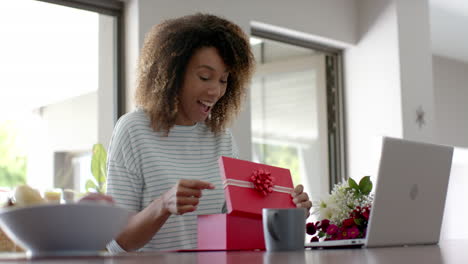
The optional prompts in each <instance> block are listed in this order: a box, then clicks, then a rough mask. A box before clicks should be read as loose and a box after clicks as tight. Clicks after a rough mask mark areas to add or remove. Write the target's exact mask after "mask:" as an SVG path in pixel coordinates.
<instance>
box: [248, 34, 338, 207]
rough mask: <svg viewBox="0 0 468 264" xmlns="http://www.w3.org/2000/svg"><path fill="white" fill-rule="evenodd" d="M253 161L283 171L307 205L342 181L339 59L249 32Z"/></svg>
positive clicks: (275, 36)
mask: <svg viewBox="0 0 468 264" xmlns="http://www.w3.org/2000/svg"><path fill="white" fill-rule="evenodd" d="M252 35H253V37H252V38H251V45H252V49H253V51H254V55H255V57H256V61H257V68H256V72H255V74H254V78H253V81H252V85H251V95H250V96H251V119H252V131H251V132H252V154H253V155H252V158H253V161H254V162H261V163H265V164H269V165H273V166H279V167H284V168H288V169H290V171H291V175H292V178H293V182H294V185H297V184H299V183H301V184H303V185H304V186H305V189H306V191H307V192H308V193H309V194H312V195H313V196H312V197H311V199H312V200H317V199H319V198H320V197H321V196H322V195H325V194H327V193H329V191H330V189H331V188H330V187H331V186H333V185H334V184H335V183H337V182H340V181H342V180H343V179H344V178H345V166H344V142H343V140H342V139H343V138H344V130H343V118H342V116H343V115H342V113H341V109H342V106H343V103H342V100H341V96H342V95H341V87H340V86H341V85H340V79H339V78H340V76H339V63H340V61H339V60H340V54H339V52H338V51H333V52H331V51H330V50H327V49H324V48H322V47H319V46H314V45H312V44H311V43H307V42H304V41H298V40H295V39H291V38H286V37H284V36H281V35H278V34H275V33H272V32H266V31H262V30H261V29H258V28H253V29H252Z"/></svg>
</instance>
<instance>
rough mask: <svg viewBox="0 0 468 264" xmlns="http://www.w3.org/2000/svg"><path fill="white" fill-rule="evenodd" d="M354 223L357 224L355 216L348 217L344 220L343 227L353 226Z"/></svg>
mask: <svg viewBox="0 0 468 264" xmlns="http://www.w3.org/2000/svg"><path fill="white" fill-rule="evenodd" d="M353 225H355V223H354V218H348V219H345V220H343V227H351V226H353Z"/></svg>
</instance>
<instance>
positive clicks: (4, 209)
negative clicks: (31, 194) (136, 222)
mask: <svg viewBox="0 0 468 264" xmlns="http://www.w3.org/2000/svg"><path fill="white" fill-rule="evenodd" d="M51 207H58V208H68V207H72V208H73V207H100V208H118V209H122V210H126V211H128V210H127V209H125V208H122V207H120V206H117V205H115V204H110V203H102V202H94V201H85V202H79V203H68V204H54V203H40V204H33V205H27V206H6V207H1V208H0V215H2V214H5V213H10V212H17V211H24V210H31V209H33V210H40V209H39V208H51ZM34 208H35V209H34Z"/></svg>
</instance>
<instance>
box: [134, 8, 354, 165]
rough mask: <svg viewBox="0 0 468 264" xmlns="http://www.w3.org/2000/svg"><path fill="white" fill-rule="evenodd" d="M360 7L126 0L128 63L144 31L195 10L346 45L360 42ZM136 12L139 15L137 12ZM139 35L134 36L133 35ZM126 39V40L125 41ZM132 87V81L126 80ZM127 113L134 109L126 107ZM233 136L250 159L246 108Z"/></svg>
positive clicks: (247, 25) (242, 23)
mask: <svg viewBox="0 0 468 264" xmlns="http://www.w3.org/2000/svg"><path fill="white" fill-rule="evenodd" d="M355 8H356V4H355V1H354V0H327V1H318V0H316V1H310V0H297V1H295V2H294V4H292V3H291V2H288V1H279V0H275V1H272V0H257V1H247V0H240V1H228V0H225V1H215V0H200V1H173V0H158V1H154V0H129V1H127V7H126V9H127V11H126V19H127V21H129V20H130V21H131V22H130V23H132V25H131V28H127V29H135V27H136V28H137V29H138V30H137V32H138V33H137V35H136V36H135V35H132V36H131V37H137V38H138V42H137V43H135V41H134V40H132V43H131V45H132V48H131V49H127V60H128V61H129V62H130V63H133V62H134V61H136V60H137V58H136V56H135V55H136V54H135V45H137V46H138V47H139V48H141V46H142V43H143V39H144V36H145V34H146V32H147V31H148V30H149V29H150V28H151V27H152V26H153V25H154V24H158V23H160V22H161V21H162V20H164V19H167V18H174V17H179V16H182V15H187V14H193V13H195V12H206V13H213V14H216V15H220V16H223V17H226V18H227V19H229V20H231V21H233V22H235V23H237V24H238V25H240V26H241V27H242V28H243V29H244V30H245V31H246V32H247V33H250V22H251V21H254V20H255V21H258V22H263V23H267V24H271V25H274V26H278V27H283V28H287V29H294V30H297V31H300V32H304V33H307V34H310V35H314V36H319V37H321V38H323V39H324V40H327V39H333V40H336V41H339V42H343V43H355V41H356V30H355V24H356V9H355ZM135 10H137V11H135ZM129 34H135V33H129ZM127 38H128V37H127ZM130 63H129V64H127V67H130V69H128V71H127V74H130V76H129V75H127V78H129V79H130V80H133V81H134V79H135V78H134V74H135V71H134V65H131V64H130ZM127 84H129V82H127ZM130 85H131V86H130V87H127V92H128V93H127V101H129V100H131V101H133V93H134V87H135V85H134V83H133V84H130ZM127 107H128V108H127V109H126V110H127V111H130V110H131V109H132V108H133V104H132V103H127ZM233 133H234V136H235V138H236V141H237V142H238V145H239V150H240V156H241V158H243V159H247V160H250V159H251V153H250V150H251V136H250V106H249V103H248V100H247V102H246V103H245V104H244V111H243V112H242V113H241V115H240V116H239V118H238V119H237V121H236V123H235V124H234V127H233Z"/></svg>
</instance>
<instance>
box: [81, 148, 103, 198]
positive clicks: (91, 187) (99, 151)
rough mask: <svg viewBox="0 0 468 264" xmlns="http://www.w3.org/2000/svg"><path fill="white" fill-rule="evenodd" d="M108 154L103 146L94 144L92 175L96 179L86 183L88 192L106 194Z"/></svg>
mask: <svg viewBox="0 0 468 264" xmlns="http://www.w3.org/2000/svg"><path fill="white" fill-rule="evenodd" d="M106 161H107V152H106V149H105V148H104V146H103V145H102V144H99V143H98V144H94V146H93V156H92V158H91V173H92V174H93V177H94V179H89V180H87V181H86V186H85V188H86V191H87V192H98V193H106V179H107V170H106Z"/></svg>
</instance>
